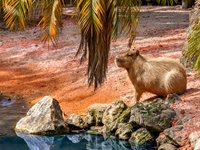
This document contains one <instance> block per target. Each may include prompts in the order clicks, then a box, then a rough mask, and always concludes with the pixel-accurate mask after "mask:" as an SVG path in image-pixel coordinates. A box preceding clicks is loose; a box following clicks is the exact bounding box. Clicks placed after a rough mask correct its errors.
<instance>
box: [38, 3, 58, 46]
mask: <svg viewBox="0 0 200 150" xmlns="http://www.w3.org/2000/svg"><path fill="white" fill-rule="evenodd" d="M61 2H62V0H41V6H42V9H43V17H42V19H41V20H40V22H39V25H40V26H41V29H42V32H43V33H42V41H43V42H45V43H46V42H49V41H51V42H52V43H53V44H54V45H56V43H57V37H58V27H59V26H62V3H61Z"/></svg>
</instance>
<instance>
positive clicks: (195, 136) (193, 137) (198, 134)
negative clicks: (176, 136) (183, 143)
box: [189, 130, 200, 147]
mask: <svg viewBox="0 0 200 150" xmlns="http://www.w3.org/2000/svg"><path fill="white" fill-rule="evenodd" d="M198 139H200V130H199V131H194V132H192V133H190V135H189V140H190V144H191V146H192V147H194V145H195V143H196V142H197V140H198Z"/></svg>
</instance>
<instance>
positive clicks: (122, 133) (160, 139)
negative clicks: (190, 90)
mask: <svg viewBox="0 0 200 150" xmlns="http://www.w3.org/2000/svg"><path fill="white" fill-rule="evenodd" d="M176 100H180V99H179V97H178V96H177V95H175V94H173V95H169V96H168V97H167V98H166V99H161V98H155V99H154V100H151V101H145V102H142V103H137V104H135V105H134V106H133V107H131V108H130V107H128V106H127V105H126V104H125V103H124V102H123V101H122V100H117V101H116V102H114V103H112V104H109V105H108V104H93V105H91V106H89V108H88V114H87V115H86V116H85V117H80V116H78V115H76V114H71V115H69V116H68V118H67V119H66V121H64V119H63V116H62V111H61V109H60V106H59V104H58V102H57V101H56V100H55V99H53V98H51V97H44V98H43V99H42V100H41V101H39V102H38V103H37V104H35V105H34V106H33V107H32V108H31V109H30V110H29V111H28V113H27V116H25V117H24V118H22V119H21V120H20V121H19V122H18V123H17V125H16V131H20V132H26V133H31V134H54V133H56V134H57V133H66V132H70V131H75V130H76V131H79V132H83V131H84V132H86V133H91V134H101V135H103V136H104V138H109V137H115V138H118V139H120V140H127V141H129V143H130V144H131V145H132V146H134V147H135V146H140V145H144V144H148V143H152V144H154V146H156V144H155V143H156V142H157V147H158V148H159V149H162V150H165V149H166V150H173V149H176V147H178V146H180V145H181V139H180V137H178V136H175V135H174V134H173V133H174V132H176V131H177V130H178V129H179V127H172V121H173V119H174V118H175V117H176V112H175V110H173V109H172V108H171V107H170V104H171V103H174V102H175V101H176ZM180 128H181V125H180ZM163 131H164V132H163ZM161 132H163V134H160V133H161ZM159 134H160V135H159ZM158 135H159V136H158ZM156 138H157V139H156Z"/></svg>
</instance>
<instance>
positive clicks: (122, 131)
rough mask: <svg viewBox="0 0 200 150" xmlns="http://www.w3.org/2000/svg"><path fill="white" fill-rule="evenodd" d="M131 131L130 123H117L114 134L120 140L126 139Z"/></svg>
mask: <svg viewBox="0 0 200 150" xmlns="http://www.w3.org/2000/svg"><path fill="white" fill-rule="evenodd" d="M132 132H133V127H132V125H131V124H130V123H119V124H118V128H117V131H116V132H115V135H116V136H117V137H118V138H119V139H120V140H128V139H129V138H130V137H131V133H132Z"/></svg>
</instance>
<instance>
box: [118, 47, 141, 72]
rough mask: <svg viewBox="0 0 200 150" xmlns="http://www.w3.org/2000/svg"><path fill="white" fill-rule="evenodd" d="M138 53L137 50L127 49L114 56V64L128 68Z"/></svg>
mask: <svg viewBox="0 0 200 150" xmlns="http://www.w3.org/2000/svg"><path fill="white" fill-rule="evenodd" d="M138 55H139V51H138V50H133V49H132V50H129V51H127V52H125V53H123V54H121V55H119V56H117V57H116V64H117V66H118V67H122V68H126V69H128V68H130V67H131V65H132V64H133V63H134V62H135V59H136V58H137V56H138Z"/></svg>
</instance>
